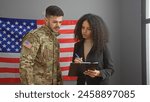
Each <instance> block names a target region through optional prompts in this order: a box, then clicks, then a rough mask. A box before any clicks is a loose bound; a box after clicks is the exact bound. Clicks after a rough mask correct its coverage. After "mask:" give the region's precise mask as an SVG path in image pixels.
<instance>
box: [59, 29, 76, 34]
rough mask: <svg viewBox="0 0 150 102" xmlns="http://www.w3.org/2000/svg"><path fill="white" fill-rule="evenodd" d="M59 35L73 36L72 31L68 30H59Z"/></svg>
mask: <svg viewBox="0 0 150 102" xmlns="http://www.w3.org/2000/svg"><path fill="white" fill-rule="evenodd" d="M59 33H60V34H74V29H69V30H59Z"/></svg>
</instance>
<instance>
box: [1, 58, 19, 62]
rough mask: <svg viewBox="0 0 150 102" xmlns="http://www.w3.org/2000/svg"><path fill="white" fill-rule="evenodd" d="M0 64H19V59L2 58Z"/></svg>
mask: <svg viewBox="0 0 150 102" xmlns="http://www.w3.org/2000/svg"><path fill="white" fill-rule="evenodd" d="M0 62H6V63H7V62H9V63H19V62H20V60H19V58H4V57H0Z"/></svg>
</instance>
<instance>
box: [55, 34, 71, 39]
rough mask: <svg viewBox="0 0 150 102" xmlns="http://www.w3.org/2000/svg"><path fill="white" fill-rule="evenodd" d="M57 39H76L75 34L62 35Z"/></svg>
mask: <svg viewBox="0 0 150 102" xmlns="http://www.w3.org/2000/svg"><path fill="white" fill-rule="evenodd" d="M57 38H58V39H61V38H64V39H66V38H68V39H70V38H74V34H60V35H59V36H58V37H57Z"/></svg>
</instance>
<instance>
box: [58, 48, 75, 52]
mask: <svg viewBox="0 0 150 102" xmlns="http://www.w3.org/2000/svg"><path fill="white" fill-rule="evenodd" d="M73 51H74V48H73V47H69V48H60V52H73Z"/></svg>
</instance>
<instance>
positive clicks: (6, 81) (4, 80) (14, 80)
mask: <svg viewBox="0 0 150 102" xmlns="http://www.w3.org/2000/svg"><path fill="white" fill-rule="evenodd" d="M63 80H66V81H67V80H68V81H69V80H77V77H69V76H63ZM20 83H21V82H20V78H0V84H20Z"/></svg>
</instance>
